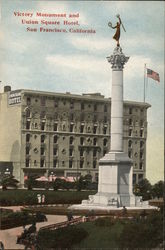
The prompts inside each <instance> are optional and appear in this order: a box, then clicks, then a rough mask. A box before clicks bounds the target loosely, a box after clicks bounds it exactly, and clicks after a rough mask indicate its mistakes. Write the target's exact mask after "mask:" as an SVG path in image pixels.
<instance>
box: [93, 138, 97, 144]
mask: <svg viewBox="0 0 165 250" xmlns="http://www.w3.org/2000/svg"><path fill="white" fill-rule="evenodd" d="M93 145H94V146H96V145H97V138H93Z"/></svg>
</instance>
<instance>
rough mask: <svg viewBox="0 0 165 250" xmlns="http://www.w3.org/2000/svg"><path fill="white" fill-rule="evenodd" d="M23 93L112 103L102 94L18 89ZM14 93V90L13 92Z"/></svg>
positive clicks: (128, 102)
mask: <svg viewBox="0 0 165 250" xmlns="http://www.w3.org/2000/svg"><path fill="white" fill-rule="evenodd" d="M19 90H20V91H21V92H22V94H25V95H26V94H36V95H44V96H51V97H54V96H56V97H61V98H69V99H81V100H87V101H96V102H110V101H111V97H109V98H106V97H104V95H102V94H101V93H83V94H72V93H70V92H66V93H60V92H48V91H40V90H31V89H17V91H19ZM13 91H14V90H13ZM124 105H129V106H130V105H132V106H141V107H142V106H143V107H145V108H149V107H151V105H150V104H149V103H144V102H138V101H128V100H124Z"/></svg>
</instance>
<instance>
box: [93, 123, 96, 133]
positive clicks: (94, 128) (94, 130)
mask: <svg viewBox="0 0 165 250" xmlns="http://www.w3.org/2000/svg"><path fill="white" fill-rule="evenodd" d="M96 132H97V125H94V126H93V134H96Z"/></svg>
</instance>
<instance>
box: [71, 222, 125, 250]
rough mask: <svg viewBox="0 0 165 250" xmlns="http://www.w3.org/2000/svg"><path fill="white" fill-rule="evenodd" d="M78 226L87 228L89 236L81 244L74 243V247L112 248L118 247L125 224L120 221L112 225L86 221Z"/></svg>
mask: <svg viewBox="0 0 165 250" xmlns="http://www.w3.org/2000/svg"><path fill="white" fill-rule="evenodd" d="M78 227H81V228H83V229H85V230H86V231H87V232H88V234H89V235H88V236H87V238H85V239H84V240H83V241H81V242H80V243H79V244H77V245H74V246H73V249H74V248H81V249H86V248H88V249H89V248H97V249H103V248H106V249H110V248H117V247H118V239H119V237H120V234H121V231H122V229H123V225H122V224H121V223H119V222H117V223H115V224H114V225H111V226H96V225H95V223H94V222H86V223H83V224H81V225H79V226H78Z"/></svg>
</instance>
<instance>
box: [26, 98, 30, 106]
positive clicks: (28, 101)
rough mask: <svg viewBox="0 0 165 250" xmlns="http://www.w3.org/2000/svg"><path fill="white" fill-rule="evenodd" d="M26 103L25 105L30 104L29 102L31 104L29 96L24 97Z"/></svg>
mask: <svg viewBox="0 0 165 250" xmlns="http://www.w3.org/2000/svg"><path fill="white" fill-rule="evenodd" d="M26 104H27V105H30V104H31V98H30V97H27V99H26Z"/></svg>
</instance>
